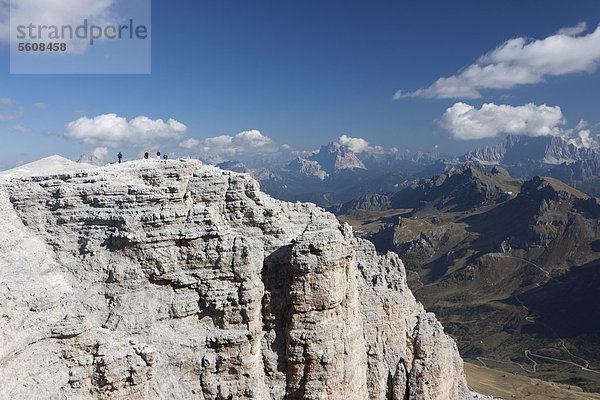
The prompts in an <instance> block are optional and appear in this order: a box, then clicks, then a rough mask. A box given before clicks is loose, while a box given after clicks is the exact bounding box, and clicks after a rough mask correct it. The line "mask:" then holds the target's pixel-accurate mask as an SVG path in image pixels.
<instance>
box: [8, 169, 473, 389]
mask: <svg viewBox="0 0 600 400" xmlns="http://www.w3.org/2000/svg"><path fill="white" fill-rule="evenodd" d="M26 175H29V176H25V177H21V178H18V177H16V176H15V175H14V174H13V178H12V181H10V182H8V183H0V212H2V215H3V217H4V224H3V225H2V226H1V227H0V254H2V257H1V258H0V398H65V397H68V398H90V397H93V398H166V397H169V398H198V399H409V398H410V399H411V400H415V399H423V400H425V399H440V400H442V399H443V400H447V399H466V398H470V397H471V394H470V393H469V391H468V390H467V388H466V383H465V380H464V374H463V371H462V361H461V359H460V357H459V355H458V352H457V350H456V345H455V344H454V342H453V341H452V339H450V338H449V337H448V336H447V335H446V334H444V331H443V328H442V326H441V325H440V324H439V322H437V321H436V319H435V317H434V316H433V314H430V313H427V312H426V311H425V310H424V309H423V307H422V306H421V305H420V304H419V303H417V302H416V300H415V299H414V297H413V296H412V294H411V292H410V290H409V289H408V287H407V285H406V278H405V272H404V267H403V265H402V262H401V261H400V259H399V258H398V257H397V256H396V255H394V254H387V255H385V256H380V255H377V253H376V252H375V248H374V246H373V245H371V244H370V243H369V242H367V241H364V240H361V239H356V238H354V236H353V235H352V231H351V229H350V227H349V226H348V225H345V224H340V223H339V222H338V221H337V220H336V219H335V217H334V216H333V215H331V214H328V213H326V212H324V211H323V210H321V209H319V208H317V207H315V206H313V205H310V204H300V203H296V204H291V203H285V202H281V201H278V200H274V199H272V198H270V197H268V196H266V195H264V194H262V193H261V192H260V191H259V187H258V184H257V182H256V181H254V180H253V179H251V178H249V177H248V176H247V175H242V174H237V173H234V172H227V171H223V170H220V169H216V168H214V167H209V166H205V165H202V164H201V163H200V162H197V161H177V160H173V161H168V162H162V161H154V160H152V161H135V162H128V163H124V164H120V165H111V166H106V167H102V168H89V169H86V170H80V171H73V170H72V169H71V170H64V172H56V173H51V174H48V175H43V176H37V175H36V174H35V173H29V174H26Z"/></svg>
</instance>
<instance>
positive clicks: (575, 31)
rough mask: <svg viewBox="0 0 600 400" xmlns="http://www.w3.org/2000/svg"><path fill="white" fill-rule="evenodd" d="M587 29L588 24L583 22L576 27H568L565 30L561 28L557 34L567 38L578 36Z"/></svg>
mask: <svg viewBox="0 0 600 400" xmlns="http://www.w3.org/2000/svg"><path fill="white" fill-rule="evenodd" d="M586 29H587V22H585V21H582V22H580V23H578V24H577V25H575V26H567V27H565V28H561V29H559V30H558V32H556V34H557V35H566V36H577V35H579V34H581V33H583V32H585V30H586Z"/></svg>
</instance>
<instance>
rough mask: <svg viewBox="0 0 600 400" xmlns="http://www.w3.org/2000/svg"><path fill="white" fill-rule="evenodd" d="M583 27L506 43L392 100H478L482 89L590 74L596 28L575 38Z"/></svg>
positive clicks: (597, 45) (597, 55) (598, 42)
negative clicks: (574, 74)
mask: <svg viewBox="0 0 600 400" xmlns="http://www.w3.org/2000/svg"><path fill="white" fill-rule="evenodd" d="M585 28H586V25H585V23H581V24H579V25H577V26H576V27H571V28H564V29H563V30H561V31H560V33H557V34H555V35H552V36H548V37H547V38H545V39H542V40H527V39H525V38H516V39H510V40H507V41H506V42H504V43H503V44H502V45H500V46H499V47H498V48H496V49H495V50H493V51H491V52H489V53H487V54H485V55H483V56H481V57H480V58H479V59H478V60H477V62H476V63H475V64H472V65H470V66H468V67H466V68H465V69H464V70H462V71H461V72H459V73H458V74H456V75H453V76H450V77H448V78H439V79H438V80H437V81H436V82H435V83H433V84H432V85H431V86H429V87H427V88H424V89H418V90H416V91H414V92H408V93H404V92H402V91H401V90H399V91H397V92H396V94H395V95H394V99H400V98H403V97H427V98H438V99H444V98H457V97H465V98H479V97H481V92H480V91H481V90H483V89H511V88H513V87H515V86H518V85H524V84H532V83H539V82H542V81H543V80H544V78H545V77H546V76H553V75H554V76H556V75H565V74H571V73H575V72H590V73H591V72H593V71H595V70H596V69H597V68H598V65H599V63H600V26H598V27H597V28H596V30H595V31H594V32H591V33H589V34H587V35H584V36H578V35H580V34H581V33H583V31H584V30H585Z"/></svg>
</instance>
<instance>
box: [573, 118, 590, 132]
mask: <svg viewBox="0 0 600 400" xmlns="http://www.w3.org/2000/svg"><path fill="white" fill-rule="evenodd" d="M587 126H588V122H587V121H586V120H584V119H582V120H580V121H579V123H578V124H577V126H576V127H575V129H576V130H581V129H585V128H587Z"/></svg>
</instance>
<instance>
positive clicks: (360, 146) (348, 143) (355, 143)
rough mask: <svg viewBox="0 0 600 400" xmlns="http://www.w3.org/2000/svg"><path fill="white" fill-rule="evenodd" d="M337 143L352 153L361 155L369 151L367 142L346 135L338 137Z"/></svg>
mask: <svg viewBox="0 0 600 400" xmlns="http://www.w3.org/2000/svg"><path fill="white" fill-rule="evenodd" d="M338 140H339V143H340V144H341V145H342V146H344V147H346V148H347V149H348V150H350V151H351V152H353V153H361V152H363V151H365V150H368V149H369V142H367V141H366V140H365V139H362V138H353V137H349V136H346V135H342V136H340V138H339V139H338Z"/></svg>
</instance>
